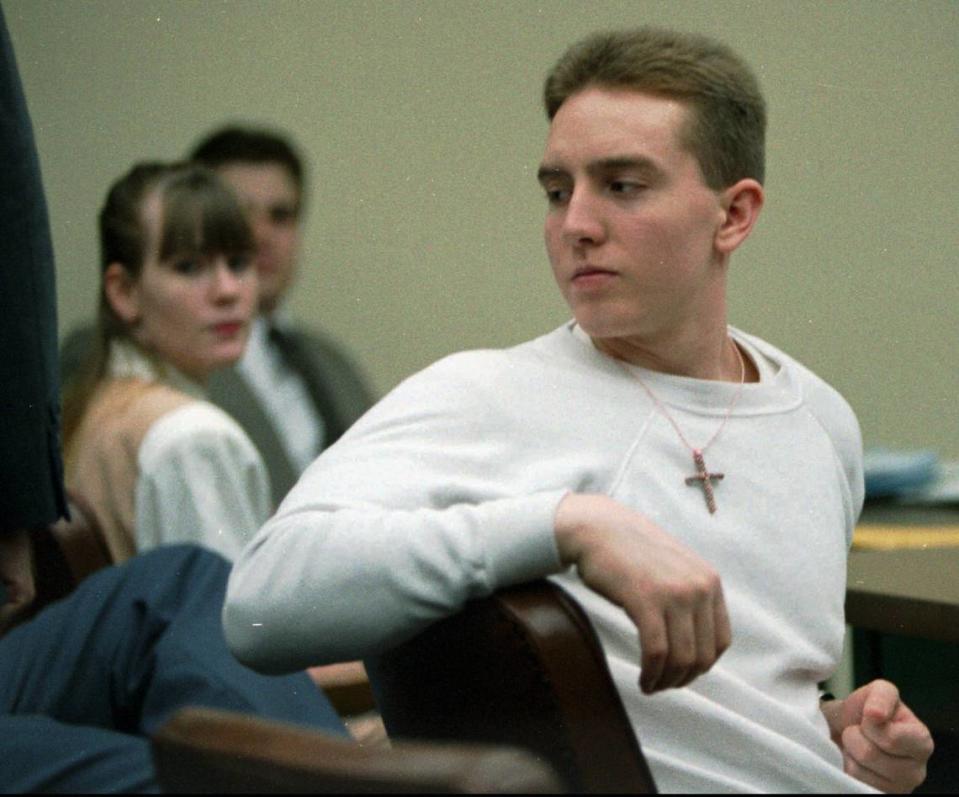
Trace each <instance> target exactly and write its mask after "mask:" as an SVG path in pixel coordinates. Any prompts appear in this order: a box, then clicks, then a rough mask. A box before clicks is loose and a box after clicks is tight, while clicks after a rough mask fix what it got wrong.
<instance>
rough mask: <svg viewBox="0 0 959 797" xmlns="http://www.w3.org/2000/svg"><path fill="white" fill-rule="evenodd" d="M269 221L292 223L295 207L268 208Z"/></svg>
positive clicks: (294, 217)
mask: <svg viewBox="0 0 959 797" xmlns="http://www.w3.org/2000/svg"><path fill="white" fill-rule="evenodd" d="M270 221H272V222H273V223H274V224H292V223H293V222H294V221H296V208H291V207H286V206H280V207H274V208H270Z"/></svg>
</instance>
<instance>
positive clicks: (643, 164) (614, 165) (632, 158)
mask: <svg viewBox="0 0 959 797" xmlns="http://www.w3.org/2000/svg"><path fill="white" fill-rule="evenodd" d="M625 169H630V170H634V171H638V172H644V173H646V174H649V175H655V174H659V173H660V172H661V171H662V170H661V169H660V167H659V166H657V165H656V162H655V161H653V160H652V159H651V158H647V157H645V156H642V155H615V156H613V157H609V158H600V159H598V160H595V161H591V162H590V163H588V164H587V165H586V172H587V173H588V174H589V175H590V176H599V175H603V174H606V173H608V172H614V171H619V170H625ZM569 176H570V173H569V171H568V170H567V169H565V168H563V167H562V166H553V165H551V164H548V163H544V164H543V165H542V166H540V167H539V171H538V172H537V173H536V177H537V179H538V180H539V181H540V183H543V182H545V181H546V180H550V179H555V178H568V177H569Z"/></svg>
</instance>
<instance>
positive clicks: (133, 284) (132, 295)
mask: <svg viewBox="0 0 959 797" xmlns="http://www.w3.org/2000/svg"><path fill="white" fill-rule="evenodd" d="M103 292H104V294H105V295H106V297H107V301H108V302H109V303H110V307H111V308H113V312H114V313H116V314H117V316H118V317H119V318H120V319H121V320H122V321H123V322H124V323H126V324H128V325H129V326H133V325H134V324H136V323H137V321H139V320H140V286H139V282H138V280H135V279H134V278H133V276H132V275H131V274H130V272H129V271H127V269H126V267H125V266H124V265H123V264H122V263H111V264H110V265H109V266H107V269H106V271H104V272H103Z"/></svg>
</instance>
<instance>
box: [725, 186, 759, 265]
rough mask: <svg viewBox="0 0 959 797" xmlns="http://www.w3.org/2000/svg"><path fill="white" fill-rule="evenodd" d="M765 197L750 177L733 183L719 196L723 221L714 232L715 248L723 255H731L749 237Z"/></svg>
mask: <svg viewBox="0 0 959 797" xmlns="http://www.w3.org/2000/svg"><path fill="white" fill-rule="evenodd" d="M765 198H766V195H765V192H764V191H763V187H762V185H760V184H759V182H757V181H756V180H753V179H752V178H751V177H746V178H743V179H742V180H740V181H739V182H736V183H733V184H732V185H731V186H729V188H726V189H725V190H723V192H722V193H721V194H720V201H721V203H722V206H723V210H724V216H723V221H722V223H721V224H720V226H719V229H718V230H716V248H717V249H718V250H719V251H720V252H722V253H723V254H727V255H728V254H731V253H732V252H733V251H734V250H735V249H736V248H737V247H738V246H739V245H740V244H741V243H742V242H743V241H745V240H746V238H747V237H749V233H750V232H752V229H753V227H754V226H755V224H756V221H757V220H758V219H759V212H760V211H761V210H762V207H763V202H764V201H765Z"/></svg>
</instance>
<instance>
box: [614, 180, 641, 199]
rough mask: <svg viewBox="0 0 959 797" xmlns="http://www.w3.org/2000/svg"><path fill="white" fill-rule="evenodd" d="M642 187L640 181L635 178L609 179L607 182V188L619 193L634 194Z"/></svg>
mask: <svg viewBox="0 0 959 797" xmlns="http://www.w3.org/2000/svg"><path fill="white" fill-rule="evenodd" d="M643 187H644V186H643V185H642V183H637V182H636V181H635V180H611V181H610V183H609V190H610V191H611V192H612V193H614V194H620V195H628V194H636V193H638V192H640V191H642V190H643Z"/></svg>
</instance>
